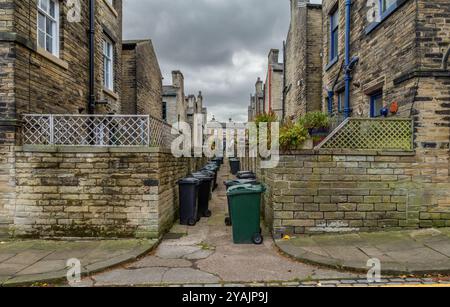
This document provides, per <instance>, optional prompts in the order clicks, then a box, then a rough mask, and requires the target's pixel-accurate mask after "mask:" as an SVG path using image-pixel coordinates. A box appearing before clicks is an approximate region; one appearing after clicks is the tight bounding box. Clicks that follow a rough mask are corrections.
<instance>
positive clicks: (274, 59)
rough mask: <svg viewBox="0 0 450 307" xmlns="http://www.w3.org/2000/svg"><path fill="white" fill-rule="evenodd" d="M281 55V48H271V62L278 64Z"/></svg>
mask: <svg viewBox="0 0 450 307" xmlns="http://www.w3.org/2000/svg"><path fill="white" fill-rule="evenodd" d="M279 56H280V50H278V49H271V50H270V52H269V64H278V57H279Z"/></svg>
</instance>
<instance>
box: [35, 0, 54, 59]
mask: <svg viewBox="0 0 450 307" xmlns="http://www.w3.org/2000/svg"><path fill="white" fill-rule="evenodd" d="M37 28H38V29H37V32H38V35H37V36H38V38H37V39H38V46H39V48H42V49H44V50H46V51H48V52H50V53H51V54H53V55H54V56H59V4H58V1H56V0H39V1H38V20H37Z"/></svg>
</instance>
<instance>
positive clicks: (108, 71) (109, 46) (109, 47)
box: [103, 37, 114, 91]
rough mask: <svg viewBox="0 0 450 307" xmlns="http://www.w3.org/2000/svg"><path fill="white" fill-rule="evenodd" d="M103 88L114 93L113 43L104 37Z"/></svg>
mask: <svg viewBox="0 0 450 307" xmlns="http://www.w3.org/2000/svg"><path fill="white" fill-rule="evenodd" d="M107 51H108V52H107ZM108 53H109V54H108ZM107 76H108V78H107ZM103 86H104V87H105V88H106V89H108V90H110V91H114V42H113V41H112V40H110V39H108V38H106V37H104V38H103Z"/></svg>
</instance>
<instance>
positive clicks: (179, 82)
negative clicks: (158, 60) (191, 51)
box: [172, 70, 184, 88]
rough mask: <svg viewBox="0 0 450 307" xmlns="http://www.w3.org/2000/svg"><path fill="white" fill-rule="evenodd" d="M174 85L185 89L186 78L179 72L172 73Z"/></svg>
mask: <svg viewBox="0 0 450 307" xmlns="http://www.w3.org/2000/svg"><path fill="white" fill-rule="evenodd" d="M172 85H173V86H175V87H180V88H184V76H183V74H182V73H181V71H179V70H174V71H172Z"/></svg>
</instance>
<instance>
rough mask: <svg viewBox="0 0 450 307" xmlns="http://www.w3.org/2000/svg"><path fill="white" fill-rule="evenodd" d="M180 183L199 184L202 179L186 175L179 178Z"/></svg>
mask: <svg viewBox="0 0 450 307" xmlns="http://www.w3.org/2000/svg"><path fill="white" fill-rule="evenodd" d="M178 184H179V185H199V184H200V180H199V179H197V178H194V177H186V178H182V179H180V180H178Z"/></svg>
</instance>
